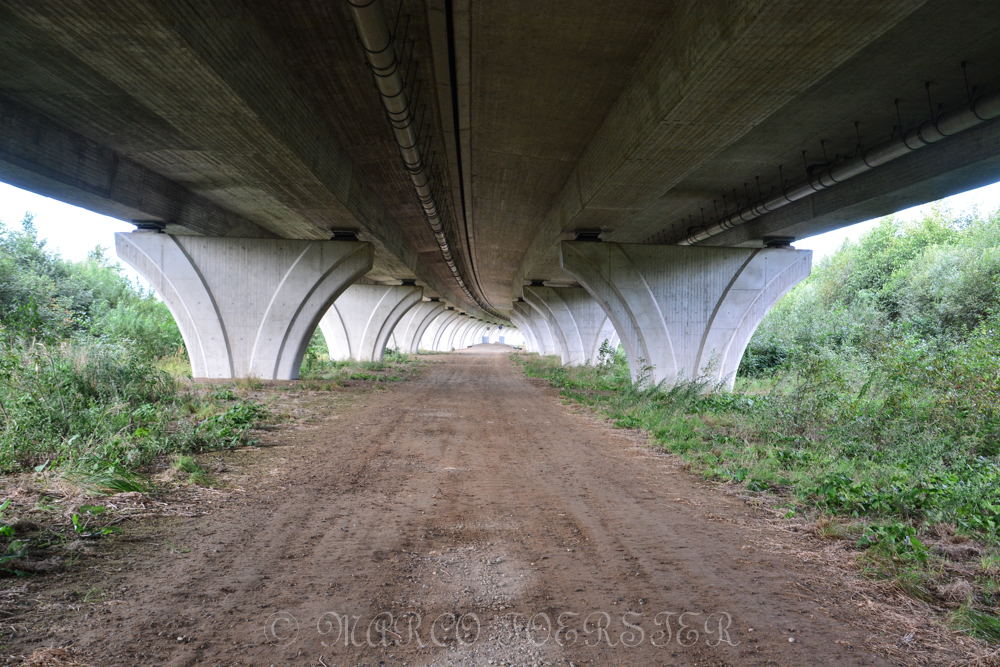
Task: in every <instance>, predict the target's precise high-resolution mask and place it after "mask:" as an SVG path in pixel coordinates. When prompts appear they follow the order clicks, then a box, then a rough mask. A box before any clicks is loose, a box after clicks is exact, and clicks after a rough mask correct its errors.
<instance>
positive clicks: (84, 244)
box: [0, 183, 1000, 287]
mask: <svg viewBox="0 0 1000 667" xmlns="http://www.w3.org/2000/svg"><path fill="white" fill-rule="evenodd" d="M941 203H942V204H944V205H946V206H949V207H951V208H952V209H954V210H956V211H972V210H974V209H979V210H981V211H991V210H994V209H997V208H1000V183H994V184H993V185H988V186H986V187H984V188H979V189H978V190H970V191H969V192H965V193H962V194H959V195H955V196H954V197H948V198H947V199H942V200H941ZM932 205H933V204H924V205H923V206H917V207H914V208H910V209H907V210H905V211H900V212H899V213H897V216H901V217H904V218H907V219H915V218H918V217H919V216H920V215H922V214H923V212H925V211H927V210H928V209H929V208H930V207H931V206H932ZM29 211H30V212H31V213H33V214H34V215H35V227H36V228H37V229H38V237H39V238H42V239H45V240H46V241H47V247H48V248H49V249H50V250H55V251H58V252H59V254H61V255H62V256H63V257H65V258H67V259H71V260H82V259H85V258H86V257H87V253H88V252H90V250H91V249H93V248H94V247H95V246H98V245H100V246H103V247H105V248H108V249H109V251H111V252H112V254H113V249H114V245H115V239H114V234H115V232H130V231H132V230H133V229H134V227H133V226H132V225H131V224H129V223H127V222H125V221H123V220H117V219H115V218H109V217H107V216H104V215H99V214H97V213H93V212H91V211H86V210H84V209H82V208H77V207H76V206H71V205H69V204H64V203H62V202H60V201H56V200H55V199H49V198H48V197H42V196H41V195H36V194H34V193H31V192H27V191H25V190H20V189H18V188H15V187H14V186H12V185H7V184H6V183H0V221H2V222H3V223H5V224H6V225H7V226H8V227H15V226H18V225H20V222H21V219H22V218H23V217H24V214H25V212H29ZM877 222H878V220H869V221H867V222H861V223H858V224H856V225H852V226H850V227H844V228H843V229H838V230H836V231H833V232H828V233H826V234H819V235H818V236H812V237H810V238H806V239H802V240H799V241H796V242H795V244H794V246H795V247H796V248H799V249H802V250H812V251H813V262H818V261H819V260H820V259H822V258H823V257H825V256H826V255H829V254H832V253H833V252H835V251H836V250H837V248H839V247H840V246H841V245H842V244H843V243H844V241H845V240H847V239H851V240H857V239H858V238H859V237H860V236H861V235H862V234H864V233H865V232H866V231H868V230H869V229H871V228H872V227H873V226H875V224H876V223H877ZM122 266H123V268H124V270H125V273H126V275H128V276H129V277H130V278H131V279H132V280H134V281H136V282H137V283H138V284H139V285H142V286H143V287H148V283H146V281H145V280H143V279H142V278H140V277H139V275H138V274H137V273H135V271H133V270H132V269H131V268H130V267H128V265H126V264H124V263H122Z"/></svg>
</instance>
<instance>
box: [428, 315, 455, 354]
mask: <svg viewBox="0 0 1000 667" xmlns="http://www.w3.org/2000/svg"><path fill="white" fill-rule="evenodd" d="M460 316H461V313H459V312H458V311H457V310H445V311H444V312H443V313H441V314H440V315H438V316H437V317H436V318H435V319H434V321H433V322H431V323H430V326H428V327H427V330H426V331H425V332H424V335H423V337H422V338H421V339H420V343H419V348H420V349H421V350H427V351H429V352H435V351H437V349H438V346H439V345H440V344H441V338H442V337H443V336H444V333H445V330H446V329H447V328H448V326H449V325H450V324H451V323H452V322H453V321H455V319H456V318H458V317H460Z"/></svg>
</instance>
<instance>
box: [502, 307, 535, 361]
mask: <svg viewBox="0 0 1000 667" xmlns="http://www.w3.org/2000/svg"><path fill="white" fill-rule="evenodd" d="M510 320H511V322H513V323H514V324H515V325H516V326H517V328H518V331H520V332H521V335H522V336H523V337H524V349H525V351H527V352H532V353H535V354H541V353H542V347H541V345H540V344H539V342H538V340H537V338H536V337H535V334H534V330H533V329H532V328H531V324H530V323H529V322H528V321H527V318H525V317H523V316H522V315H521V314H520V313H518V312H517V309H516V308H515V309H514V310H513V311H512V312H511V314H510Z"/></svg>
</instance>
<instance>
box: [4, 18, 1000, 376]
mask: <svg viewBox="0 0 1000 667" xmlns="http://www.w3.org/2000/svg"><path fill="white" fill-rule="evenodd" d="M997 44H1000V3H996V2H987V1H983V0H948V1H945V0H883V1H880V2H871V1H870V0H842V1H839V2H810V1H806V0H754V1H749V0H734V1H732V2H718V1H714V0H713V1H706V0H675V1H672V2H664V1H663V0H620V1H617V2H607V1H603V2H596V1H593V0H576V1H575V2H557V1H549V0H531V1H530V2H527V1H523V0H505V1H503V2H497V1H479V2H473V1H471V0H328V1H325V2H318V1H316V0H283V1H282V2H274V1H273V0H213V1H212V2H202V3H193V2H182V1H179V0H100V1H98V0H4V2H3V3H0V180H3V181H5V182H8V183H11V184H13V185H16V186H18V187H21V188H24V189H27V190H31V191H34V192H37V193H40V194H43V195H46V196H50V197H54V198H56V199H60V200H63V201H66V202H68V203H72V204H75V205H78V206H82V207H84V208H87V209H91V210H94V211H97V212H100V213H103V214H107V215H110V216H113V217H116V218H121V219H123V220H128V221H131V222H132V223H134V224H135V225H136V231H135V232H133V233H130V234H120V235H118V237H117V239H116V244H117V251H118V254H119V256H120V257H121V258H122V259H124V260H125V261H127V262H128V263H130V264H131V265H132V266H134V267H135V268H136V269H137V270H138V271H139V272H140V273H142V274H143V275H144V276H146V277H147V278H148V279H149V281H150V283H151V284H152V285H153V286H154V288H155V289H156V290H157V292H158V293H159V295H160V296H161V297H162V298H163V300H164V301H165V302H166V303H167V305H168V306H169V307H170V309H171V312H172V313H173V315H174V317H175V319H176V320H177V322H178V325H179V327H180V329H181V332H182V334H183V336H184V340H185V344H186V346H187V349H188V352H189V356H190V358H191V363H192V370H193V374H194V376H195V377H216V378H219V377H245V376H255V377H261V378H278V379H288V378H295V377H297V375H298V369H299V364H300V362H301V360H302V356H303V353H304V351H305V348H306V345H307V344H308V341H309V339H310V337H311V335H312V333H313V331H314V330H315V329H316V327H317V326H319V327H321V328H322V330H323V333H324V335H325V337H326V339H327V342H328V345H329V346H330V352H331V355H332V356H333V357H334V358H347V357H350V358H354V359H359V360H374V359H378V358H380V357H381V355H382V354H383V352H384V350H385V349H386V347H387V346H391V347H396V348H398V349H403V350H407V351H416V350H418V349H436V350H450V349H458V348H462V347H465V346H468V345H471V344H473V343H477V342H483V341H487V342H507V343H516V344H521V343H522V342H523V344H524V345H525V346H526V347H527V348H528V349H529V350H532V351H537V352H539V353H542V354H554V355H558V356H560V357H561V360H562V361H563V363H566V364H583V363H588V362H593V361H594V360H595V358H596V353H597V352H596V351H597V350H598V349H599V348H600V345H601V343H602V342H603V341H605V340H608V341H609V342H617V341H618V340H620V342H621V344H622V346H623V348H624V350H625V353H626V355H627V357H628V359H629V364H630V367H631V368H632V369H633V373H635V372H636V369H638V368H640V367H642V366H649V367H652V369H653V371H652V373H653V379H654V380H656V381H659V380H664V379H666V380H673V379H676V378H678V377H693V376H696V375H702V374H705V373H710V374H713V375H714V377H715V378H716V379H717V380H719V381H723V382H726V381H728V382H731V381H732V379H733V377H734V375H735V372H736V369H737V367H738V365H739V361H740V358H741V357H742V354H743V351H744V349H745V347H746V344H747V342H748V341H749V338H750V336H751V335H752V333H753V331H754V329H755V328H756V326H757V324H758V323H759V322H760V320H761V318H763V316H764V315H765V314H766V313H767V311H768V309H769V308H770V307H771V306H772V305H773V304H774V303H775V302H776V301H777V300H778V299H779V298H780V297H781V296H782V295H783V294H784V293H786V292H787V291H788V290H789V289H791V288H792V287H793V286H794V285H795V284H797V283H798V282H799V281H801V280H802V279H803V278H805V277H806V276H807V275H808V274H809V271H810V265H811V255H810V253H809V252H808V251H801V250H795V249H794V246H793V244H794V242H795V240H796V239H801V238H804V237H808V236H810V235H814V234H818V233H821V232H826V231H829V230H833V229H836V228H839V227H843V226H845V225H849V224H852V223H855V222H858V221H861V220H865V219H870V218H873V217H876V216H880V215H884V214H888V213H892V212H894V211H897V210H900V209H903V208H907V207H910V206H913V205H917V204H921V203H924V202H927V201H932V200H935V199H939V198H941V197H944V196H947V195H951V194H955V193H958V192H962V191H965V190H968V189H972V188H975V187H979V186H982V185H985V184H987V183H991V182H994V181H996V180H998V178H1000V122H998V121H997V120H996V118H997V117H998V116H1000V92H998V91H1000V48H998V47H997ZM501 327H503V328H501ZM501 337H503V341H501Z"/></svg>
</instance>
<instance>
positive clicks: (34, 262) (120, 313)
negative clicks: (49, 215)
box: [0, 214, 183, 358]
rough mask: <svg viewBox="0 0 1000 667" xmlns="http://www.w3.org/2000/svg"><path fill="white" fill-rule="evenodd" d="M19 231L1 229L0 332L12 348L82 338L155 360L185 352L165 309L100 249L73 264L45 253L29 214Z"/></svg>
mask: <svg viewBox="0 0 1000 667" xmlns="http://www.w3.org/2000/svg"><path fill="white" fill-rule="evenodd" d="M21 226H22V228H21V230H20V231H17V230H10V229H7V228H6V227H5V226H4V225H3V224H2V223H0V330H2V332H3V334H4V337H5V338H6V339H7V342H8V343H12V342H14V341H16V340H18V339H23V340H31V339H34V340H41V341H44V342H53V341H61V340H65V339H67V338H70V337H80V336H84V337H88V338H89V337H93V338H96V339H102V340H104V341H114V342H116V343H124V342H128V343H130V345H131V347H133V348H134V349H135V351H136V352H138V353H140V354H142V355H144V356H147V357H150V358H157V357H164V356H168V355H170V354H174V353H176V352H177V351H178V350H182V349H183V341H182V339H181V335H180V331H179V330H178V329H177V325H176V324H175V323H174V321H173V318H172V317H171V315H170V311H169V310H168V309H167V307H166V306H165V305H164V304H163V303H162V302H160V301H159V300H158V299H156V297H155V296H154V295H153V293H152V292H150V291H146V290H142V289H139V288H137V287H135V286H134V285H132V284H131V283H129V281H128V280H127V279H126V278H125V276H124V275H122V272H121V269H120V267H119V266H118V265H117V264H113V263H112V262H111V261H110V260H109V258H108V257H107V254H106V251H105V250H104V249H103V248H101V247H97V248H94V250H92V251H91V252H90V254H89V255H88V257H87V259H86V260H85V261H83V262H69V261H66V260H64V259H62V258H60V257H58V256H57V255H55V254H53V253H51V252H49V251H48V250H46V248H45V242H44V241H39V240H38V237H37V232H36V230H35V227H34V225H33V224H32V218H31V216H30V214H29V215H27V216H25V219H24V221H23V222H22V225H21Z"/></svg>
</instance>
